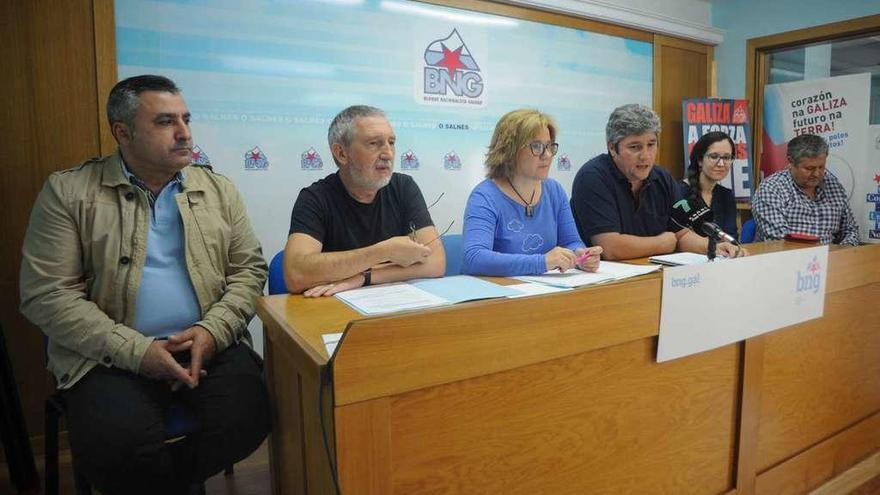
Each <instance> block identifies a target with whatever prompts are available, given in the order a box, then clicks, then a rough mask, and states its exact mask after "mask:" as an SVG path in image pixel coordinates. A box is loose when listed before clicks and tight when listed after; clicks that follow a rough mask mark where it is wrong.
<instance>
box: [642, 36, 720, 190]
mask: <svg viewBox="0 0 880 495" xmlns="http://www.w3.org/2000/svg"><path fill="white" fill-rule="evenodd" d="M712 54H713V50H712V48H711V47H709V46H707V45H703V44H700V43H694V42H691V41H685V40H680V39H677V38H670V37H668V36H662V35H659V34H657V35H654V111H655V112H657V114H658V115H660V120H661V121H662V123H663V129H662V131H661V133H660V149H659V153H658V157H657V164H659V165H661V166H662V167H664V168H666V169H667V170H668V171H669V172H671V173H672V176H673V177H675V178H676V179H681V178H682V176H683V175H684V174H683V171H684V152H683V141H684V138H683V134H682V127H681V126H682V117H681V102H682V100H683V99H685V98H696V97H702V96H709V94H710V92H711V87H710V85H711V71H712V57H713V55H712Z"/></svg>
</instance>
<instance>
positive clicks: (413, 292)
mask: <svg viewBox="0 0 880 495" xmlns="http://www.w3.org/2000/svg"><path fill="white" fill-rule="evenodd" d="M336 297H337V298H339V300H341V301H342V302H344V303H346V304H348V305H349V306H351V307H352V308H354V309H356V310H357V311H360V312H361V313H363V314H365V315H378V314H383V313H393V312H395V311H403V310H407V309H419V308H430V307H434V306H442V305H444V304H449V301H447V300H446V299H443V298H442V297H439V296H435V295H434V294H431V293H430V292H427V291H424V290H422V289H419V288H418V287H416V286H413V285H410V284H406V283H401V284H383V285H375V286H370V287H362V288H360V289H352V290H347V291H345V292H340V293H338V294H336Z"/></svg>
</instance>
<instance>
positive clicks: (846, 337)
mask: <svg viewBox="0 0 880 495" xmlns="http://www.w3.org/2000/svg"><path fill="white" fill-rule="evenodd" d="M877 301H880V283H876V284H872V285H869V286H864V287H861V288H855V289H849V290H844V291H839V292H835V293H833V294H829V295H828V296H827V297H826V301H825V317H824V318H822V319H819V320H814V321H810V322H806V323H803V324H800V325H796V326H793V327H790V328H786V329H783V330H779V331H777V332H773V333H771V334H769V335H766V336H765V348H764V366H763V376H762V383H761V387H762V390H763V391H762V402H761V412H760V418H759V422H760V425H761V427H760V435H759V441H758V470H759V472H762V471H765V470H767V469H769V468H770V467H772V466H774V465H776V464H778V463H779V462H781V461H783V460H785V459H787V458H789V457H791V456H792V455H794V454H797V453H799V452H801V451H803V450H805V449H807V448H809V447H811V446H813V445H815V444H818V443H819V442H821V441H822V440H825V439H827V438H829V437H831V436H832V435H834V434H836V433H837V432H839V431H841V430H843V429H845V428H846V427H848V426H850V425H853V424H855V423H857V422H858V421H861V420H862V419H865V418H866V417H868V416H870V415H871V414H873V413H874V412H876V411H878V410H880V331H878V325H877V315H876V313H875V312H874V311H873V309H874V308H876V307H877Z"/></svg>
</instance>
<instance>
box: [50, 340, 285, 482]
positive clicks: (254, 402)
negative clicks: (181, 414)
mask: <svg viewBox="0 0 880 495" xmlns="http://www.w3.org/2000/svg"><path fill="white" fill-rule="evenodd" d="M205 369H206V370H207V372H208V374H207V376H204V377H202V378H201V379H200V380H199V386H198V387H196V388H195V389H192V390H190V389H189V388H188V387H186V386H184V387H181V388H180V389H179V390H177V391H176V392H171V389H170V387H169V385H168V384H166V383H163V382H157V381H154V380H150V379H148V378H145V377H142V376H139V375H134V374H132V373H130V372H128V371H123V370H120V369H118V368H105V367H103V366H96V367H95V368H94V369H92V370H91V371H89V372H88V373H87V374H86V376H84V377H83V378H82V379H81V380H80V381H78V382H77V383H76V384H74V386H73V387H71V388H70V389H69V390H67V391H66V392H65V393H64V398H65V401H66V404H67V414H66V417H67V429H68V432H69V435H70V445H71V449H72V451H73V458H74V460H75V461H74V462H75V463H76V469H77V470H78V471H79V472H81V473H82V474H83V475H84V476H85V477H86V479H87V480H89V482H90V483H91V484H92V485H94V487H95V488H97V489H98V490H99V491H100V492H101V493H105V494H108V495H115V494H137V493H163V494H164V493H172V494H173V493H185V491H186V490H187V489H188V487H189V485H190V484H192V483H198V482H201V481H204V480H205V479H206V478H208V477H210V476H212V475H214V474H216V473H218V472H220V471H221V470H222V469H224V468H225V467H227V466H229V465H230V464H233V463H235V462H237V461H240V460H241V459H244V458H245V457H247V456H248V455H250V453H251V452H253V451H254V450H255V449H256V448H257V447H259V445H260V444H261V443H262V442H263V440H264V439H265V438H266V435H267V434H268V432H269V423H270V419H269V418H270V412H269V399H268V394H267V392H266V386H265V384H264V383H263V379H262V375H261V371H262V361H261V360H260V358H259V356H257V355H256V354H255V353H254V352H253V351H252V350H251V349H250V348H248V347H247V346H246V345H244V344H237V345H234V346H232V347H229V348H227V349H226V350H224V351H223V352H221V353H219V354H217V355H215V356H214V359H213V360H212V361H211V362H210V363H208V365H207V366H206V368H205ZM172 400H173V401H175V402H177V403H181V404H184V405H185V406H186V407H189V408H190V409H191V410H192V411H193V412H194V413H195V417H196V418H197V420H198V422H199V425H200V428H199V431H198V432H196V433H194V434H189V435H187V436H186V438H184V439H182V440H179V441H176V442H169V443H166V440H167V439H166V430H165V428H166V425H165V418H166V412H167V409H168V406H169V404H170V403H171V402H172Z"/></svg>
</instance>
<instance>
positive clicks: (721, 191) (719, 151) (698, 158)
mask: <svg viewBox="0 0 880 495" xmlns="http://www.w3.org/2000/svg"><path fill="white" fill-rule="evenodd" d="M734 159H736V146H735V145H734V144H733V139H730V136H728V135H727V134H725V133H723V132H717V131H715V132H709V133H706V134H704V135H703V137H701V138H700V140H699V141H697V143H696V144H695V145H694V147H693V149H692V150H691V156H690V165H688V173H687V183H686V184H685V186H684V191H683V196H684V197H685V198H687V200H688V201H689V202H691V204H696V205H698V206H702V205H704V204H705V205H708V206H709V208H710V209H711V210H712V216H713V220H712V221H713V222H715V223H716V224H718V225H719V226H720V227H721V229H722V230H724V231H725V232H727V233H728V234H730V235H732V236H733V237H734V238H736V239H739V234H738V232H737V228H736V198H735V197H734V196H733V191H731V190H730V189H728V188H726V187H724V186H722V185H721V184H720V182H721V181H722V180H723V179H724V178H725V177H727V174H729V173H730V167H731V165H733V161H734ZM697 233H698V234H700V235H702V236H704V237H705V234H704V233H702V232H697Z"/></svg>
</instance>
